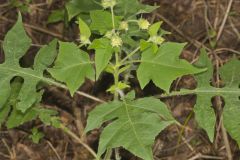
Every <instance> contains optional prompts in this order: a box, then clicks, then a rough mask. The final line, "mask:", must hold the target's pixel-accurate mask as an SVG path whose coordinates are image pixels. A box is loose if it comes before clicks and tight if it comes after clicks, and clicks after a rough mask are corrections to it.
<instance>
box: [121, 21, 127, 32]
mask: <svg viewBox="0 0 240 160" xmlns="http://www.w3.org/2000/svg"><path fill="white" fill-rule="evenodd" d="M119 29H120V30H125V31H127V30H128V22H126V21H122V22H121V23H120V26H119Z"/></svg>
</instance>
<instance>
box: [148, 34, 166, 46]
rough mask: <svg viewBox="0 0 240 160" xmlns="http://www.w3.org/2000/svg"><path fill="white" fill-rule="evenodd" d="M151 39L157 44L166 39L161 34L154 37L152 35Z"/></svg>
mask: <svg viewBox="0 0 240 160" xmlns="http://www.w3.org/2000/svg"><path fill="white" fill-rule="evenodd" d="M149 41H151V42H153V43H155V44H158V45H161V44H162V43H163V42H164V41H165V39H164V38H163V37H161V36H153V37H150V39H149Z"/></svg>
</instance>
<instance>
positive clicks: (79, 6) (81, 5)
mask: <svg viewBox="0 0 240 160" xmlns="http://www.w3.org/2000/svg"><path fill="white" fill-rule="evenodd" d="M96 2H100V0H70V1H69V2H68V3H67V4H66V8H67V11H68V19H69V20H71V19H72V18H73V17H75V16H77V15H78V14H79V13H81V12H89V11H91V10H97V9H101V8H102V7H101V6H100V5H99V4H97V3H96Z"/></svg>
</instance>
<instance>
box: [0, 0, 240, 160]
mask: <svg viewBox="0 0 240 160" xmlns="http://www.w3.org/2000/svg"><path fill="white" fill-rule="evenodd" d="M95 2H96V3H95ZM132 4H135V7H134V8H129V7H132V6H133V5H132ZM78 5H79V6H81V7H76V6H78ZM83 6H86V7H83ZM66 8H67V11H68V14H69V19H72V18H74V17H75V18H76V19H77V23H78V24H79V29H80V37H79V40H80V41H79V44H75V43H73V42H59V43H58V44H59V52H58V54H57V50H56V45H57V41H56V40H53V41H52V42H51V43H50V44H49V45H48V46H45V47H43V48H42V49H41V50H40V51H39V53H38V54H37V56H36V58H35V62H34V65H33V66H32V68H22V67H21V66H20V64H19V59H20V58H21V57H22V56H23V55H24V54H25V52H26V51H27V49H28V48H29V46H30V44H31V41H30V39H29V38H28V37H27V36H26V33H25V31H24V29H23V27H22V23H21V16H19V19H18V22H17V23H16V24H15V26H14V27H13V28H12V29H11V30H10V31H9V32H8V34H7V35H6V38H5V40H4V44H3V48H4V52H5V62H4V63H3V64H0V88H1V91H0V123H3V122H4V121H6V124H7V126H8V128H13V127H16V126H18V125H21V124H23V123H24V122H26V121H30V120H32V119H35V118H37V117H39V118H40V120H41V121H42V122H43V123H45V124H47V125H53V126H55V127H61V124H60V122H59V120H58V118H57V117H56V114H57V113H56V112H55V111H52V110H48V109H44V108H43V107H41V106H40V100H41V95H42V92H43V90H42V86H43V85H56V86H59V87H63V88H68V89H69V91H70V93H71V95H73V94H74V93H75V92H77V90H78V88H79V87H80V86H81V85H82V84H83V83H84V81H85V78H88V79H91V80H98V79H99V77H101V76H102V74H103V73H106V72H107V73H110V74H111V75H112V77H113V79H114V83H113V84H112V85H111V86H110V87H109V89H108V90H107V91H108V92H110V93H112V94H113V97H114V99H113V101H111V102H106V103H103V104H101V105H99V106H97V107H96V108H95V109H94V110H93V111H91V112H90V113H89V118H88V121H87V122H88V123H87V126H86V129H85V133H87V132H89V131H91V130H93V129H95V128H98V127H100V126H101V125H102V124H103V123H105V122H107V123H108V125H107V127H105V128H104V129H103V131H102V134H101V136H100V142H99V148H98V154H97V155H96V154H95V153H92V154H93V155H94V156H95V158H96V159H101V158H102V156H103V155H104V153H105V155H104V159H109V158H110V156H111V155H112V149H115V157H116V159H120V155H119V153H118V148H119V147H123V148H125V149H127V150H129V151H130V152H132V153H133V154H135V155H136V156H138V157H140V158H142V159H144V160H152V159H153V154H152V151H151V147H152V145H153V143H154V139H155V137H156V136H157V135H158V133H160V132H161V131H162V130H163V129H164V128H166V127H167V126H169V125H171V124H177V125H180V126H181V124H179V123H178V122H177V121H176V120H175V119H174V118H173V117H172V115H171V113H170V111H169V110H168V108H167V106H166V105H165V104H164V103H163V102H161V101H160V100H158V99H157V98H153V97H143V98H140V99H137V97H135V93H134V91H133V90H132V88H131V85H130V83H129V79H130V78H132V77H133V78H137V79H138V81H139V84H140V86H141V88H142V89H143V88H144V87H145V86H146V85H147V84H148V83H149V82H150V81H152V82H153V83H154V84H155V85H156V86H157V87H159V88H161V89H163V90H164V91H165V94H163V95H162V97H164V96H168V97H171V96H176V95H188V94H196V95H197V103H196V106H195V108H194V112H195V116H196V120H197V122H198V124H199V126H200V127H202V128H203V129H205V130H206V132H207V134H208V136H209V139H210V140H211V141H213V140H214V126H215V121H216V117H215V113H214V110H213V108H211V107H210V106H211V99H210V98H212V97H214V96H222V97H223V98H224V100H225V107H224V111H223V122H224V126H225V128H226V129H227V131H228V132H229V134H230V135H231V136H232V137H233V138H234V139H235V140H236V141H237V142H238V144H240V137H239V134H238V130H239V120H238V119H239V113H240V112H238V110H239V108H238V106H237V105H238V104H239V95H240V90H239V80H240V75H239V73H238V72H237V68H238V66H239V64H240V63H239V61H238V60H237V59H233V60H232V61H231V62H229V63H228V64H226V65H224V66H223V67H221V68H220V74H221V76H222V79H223V80H224V82H225V84H226V85H225V87H223V88H215V87H212V86H211V84H210V80H211V77H212V74H213V69H212V64H211V61H210V60H209V58H208V56H207V53H206V52H203V53H202V54H201V57H200V60H199V61H198V63H196V64H195V66H193V65H192V64H190V63H188V62H187V61H185V60H183V59H180V58H179V56H180V54H181V52H182V50H183V48H184V46H185V45H186V44H185V43H175V42H165V39H164V38H163V37H164V35H165V34H168V32H166V31H164V30H163V29H161V24H162V23H161V22H157V23H154V24H150V22H149V21H148V20H147V19H144V18H142V17H141V16H140V15H141V14H142V13H148V12H151V11H153V10H154V9H155V8H156V7H155V6H148V5H143V4H141V3H140V2H138V1H137V0H122V1H115V0H103V1H101V2H100V1H80V0H79V1H77V0H72V1H70V2H69V3H68V4H67V6H66ZM139 17H140V18H139ZM18 37H21V41H16V39H18ZM90 50H94V51H95V58H94V60H92V59H91V58H90V56H89V55H88V53H87V51H90ZM55 58H56V60H55ZM54 60H55V62H54ZM51 64H54V65H53V67H52V68H49V66H50V65H51ZM94 67H95V68H94ZM206 68H208V70H207V69H206ZM46 70H47V71H48V72H47V73H46V72H45V71H46ZM49 73H50V74H51V76H52V78H50V75H49ZM135 73H136V76H135ZM188 74H196V80H197V81H198V87H197V88H196V89H194V90H183V89H182V90H180V91H174V92H170V86H171V84H172V82H173V81H174V80H175V79H176V78H178V77H181V76H183V75H188ZM206 77H209V78H207V79H206ZM53 78H54V79H55V80H57V81H60V82H62V83H64V84H66V86H65V85H63V84H62V83H59V82H56V81H55V80H53ZM11 108H12V109H11ZM206 117H208V118H209V119H206ZM62 128H64V127H62ZM64 129H66V128H64ZM66 132H68V133H69V131H68V130H66ZM34 134H35V135H37V136H36V137H34V136H32V138H34V139H35V138H36V139H35V140H36V141H38V140H39V137H42V135H39V134H38V132H37V131H36V130H33V135H34ZM70 134H72V133H70ZM91 152H92V150H91Z"/></svg>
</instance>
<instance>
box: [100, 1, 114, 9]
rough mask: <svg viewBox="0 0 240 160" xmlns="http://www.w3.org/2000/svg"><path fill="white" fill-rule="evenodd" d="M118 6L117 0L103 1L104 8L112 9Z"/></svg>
mask: <svg viewBox="0 0 240 160" xmlns="http://www.w3.org/2000/svg"><path fill="white" fill-rule="evenodd" d="M115 5H116V0H102V7H103V8H111V7H114V6H115Z"/></svg>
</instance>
